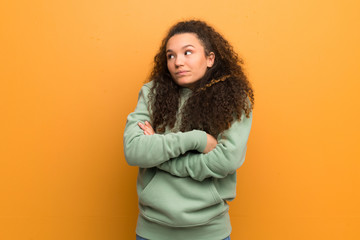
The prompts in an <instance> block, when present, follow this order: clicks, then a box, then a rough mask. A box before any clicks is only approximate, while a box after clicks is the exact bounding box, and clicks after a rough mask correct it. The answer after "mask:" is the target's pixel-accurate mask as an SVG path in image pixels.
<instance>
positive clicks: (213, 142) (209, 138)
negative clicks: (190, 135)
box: [203, 134, 218, 153]
mask: <svg viewBox="0 0 360 240" xmlns="http://www.w3.org/2000/svg"><path fill="white" fill-rule="evenodd" d="M206 137H207V142H206V147H205V149H204V151H203V153H208V152H210V151H211V150H213V149H214V148H215V147H216V145H217V144H218V142H217V140H216V139H215V138H214V137H213V136H211V135H210V134H206Z"/></svg>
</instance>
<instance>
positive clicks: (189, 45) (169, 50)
mask: <svg viewBox="0 0 360 240" xmlns="http://www.w3.org/2000/svg"><path fill="white" fill-rule="evenodd" d="M187 47H193V48H195V47H194V46H193V45H191V44H188V45H185V46H183V47H182V48H181V49H184V48H187ZM166 52H173V50H171V49H168V50H166Z"/></svg>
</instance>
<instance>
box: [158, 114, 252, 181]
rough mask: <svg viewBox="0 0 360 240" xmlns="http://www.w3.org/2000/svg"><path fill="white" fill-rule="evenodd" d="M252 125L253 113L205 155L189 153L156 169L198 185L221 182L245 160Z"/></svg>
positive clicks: (236, 122)
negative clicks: (200, 183)
mask: <svg viewBox="0 0 360 240" xmlns="http://www.w3.org/2000/svg"><path fill="white" fill-rule="evenodd" d="M251 123H252V113H251V114H250V117H249V118H246V117H245V114H243V115H242V118H241V121H234V122H233V124H232V125H231V127H230V128H229V129H227V130H225V131H224V132H223V133H222V134H221V135H220V138H219V139H218V144H217V146H216V147H215V149H213V150H212V151H210V152H209V153H207V154H203V153H194V152H189V153H186V154H185V155H182V156H179V157H177V158H174V159H171V160H170V161H167V162H164V163H162V164H160V165H159V166H158V168H159V169H161V170H163V171H167V172H169V173H170V174H172V175H175V176H178V177H191V178H193V179H195V180H198V181H203V180H204V179H205V178H208V177H214V178H224V177H226V176H227V175H228V174H231V173H234V172H235V171H236V169H238V168H239V167H240V166H241V165H242V164H243V162H244V160H245V153H246V149H247V141H248V138H249V134H250V128H251Z"/></svg>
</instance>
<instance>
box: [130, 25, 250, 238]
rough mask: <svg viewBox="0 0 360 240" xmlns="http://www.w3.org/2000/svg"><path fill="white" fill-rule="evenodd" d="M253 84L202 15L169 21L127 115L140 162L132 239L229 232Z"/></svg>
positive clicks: (133, 157)
mask: <svg viewBox="0 0 360 240" xmlns="http://www.w3.org/2000/svg"><path fill="white" fill-rule="evenodd" d="M253 104H254V95H253V90H252V88H251V86H250V83H249V82H248V80H247V78H246V76H245V74H244V72H243V70H242V61H241V59H239V57H238V55H237V54H236V53H235V52H234V50H233V48H232V46H231V45H230V44H229V42H228V41H226V40H225V39H224V38H223V37H222V36H221V35H220V34H219V33H218V32H216V31H215V30H214V29H213V28H212V27H211V26H209V25H208V24H206V23H205V22H203V21H193V20H192V21H185V22H179V23H177V24H176V25H174V26H173V27H172V28H171V29H170V30H169V32H168V34H167V36H166V37H165V38H164V40H163V41H162V44H161V47H160V50H159V52H158V53H157V54H156V56H155V59H154V68H153V70H152V73H151V75H150V78H149V82H148V83H146V84H145V85H144V86H143V87H142V88H141V91H140V93H139V99H138V104H137V106H136V109H135V111H134V112H133V113H131V114H129V116H128V118H127V123H126V128H125V133H124V152H125V157H126V160H127V162H128V163H129V164H130V165H131V166H137V167H139V174H138V179H137V193H138V197H139V216H138V221H137V227H136V234H137V236H136V237H137V239H151V240H195V239H196V240H222V239H230V237H229V236H230V233H231V224H230V218H229V212H228V211H229V205H228V203H227V202H228V201H231V200H233V199H234V198H235V190H236V169H238V168H239V167H240V166H241V165H242V163H243V162H244V159H245V153H246V144H247V140H248V137H249V133H250V127H251V121H252V108H253Z"/></svg>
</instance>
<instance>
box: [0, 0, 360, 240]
mask: <svg viewBox="0 0 360 240" xmlns="http://www.w3.org/2000/svg"><path fill="white" fill-rule="evenodd" d="M5 2H6V3H5ZM359 12H360V4H359V3H358V1H355V0H354V1H350V0H326V1H325V0H316V1H310V0H306V1H301V0H295V1H287V0H279V1H266V0H259V1H250V0H248V1H245V0H240V1H239V0H231V1H230V0H228V1H227V0H224V1H217V2H215V3H212V2H211V1H208V0H206V1H193V0H183V1H181V2H169V1H165V0H157V1H114V0H105V1H69V0H67V1H64V0H52V1H40V0H34V1H20V0H16V1H2V2H1V3H0V30H1V35H0V41H1V42H0V43H1V45H0V80H1V87H0V112H1V118H0V121H1V124H0V128H1V129H0V141H1V144H0V239H2V240H18V239H19V240H20V239H38V240H41V239H51V240H53V239H54V240H55V239H56V240H57V239H59V240H60V239H61V240H64V239H66V240H73V239H74V240H83V239H84V240H92V239H97V240H100V239H101V240H103V239H106V240H107V239H134V238H135V232H134V231H135V224H136V215H137V196H136V190H135V182H136V175H137V168H135V167H130V166H128V165H127V164H126V162H125V159H124V155H123V148H122V137H123V131H124V126H125V121H126V116H127V115H128V114H129V113H130V112H131V111H133V110H134V108H135V105H136V100H137V94H138V91H139V89H140V87H141V85H142V84H143V82H144V81H145V80H146V77H147V76H148V75H149V72H150V70H151V66H152V59H153V56H154V54H155V53H156V51H157V49H158V47H159V46H160V41H161V39H162V38H163V37H164V35H165V32H166V31H167V29H168V28H169V27H170V26H171V25H172V24H173V23H175V22H176V21H178V20H182V19H187V18H190V17H196V18H201V19H203V20H205V21H208V22H209V23H210V24H212V25H213V26H214V27H215V28H216V29H218V30H219V31H220V32H221V33H223V35H224V36H225V37H226V38H227V39H228V40H229V41H230V42H231V43H232V44H233V46H234V47H235V49H236V50H237V51H238V52H239V54H240V56H241V57H243V58H244V60H245V64H246V65H245V67H246V71H247V74H248V76H249V79H250V80H251V82H252V83H253V86H254V89H255V93H256V104H255V111H254V120H253V128H252V132H251V134H250V140H249V145H248V152H247V159H246V161H245V164H244V165H243V166H242V167H241V168H240V169H239V170H238V187H237V190H238V195H237V198H236V199H235V201H234V202H232V203H231V210H230V211H231V218H232V224H233V233H232V239H235V240H237V239H239V240H240V239H248V240H252V239H259V240H263V239H360V207H359V203H360V191H359V189H360V177H359V175H360V171H359V170H360V163H359V162H360V161H359V160H360V150H359V149H360V144H359V143H360V141H359V138H360V137H359V136H360V127H359V117H360V111H359V110H360V99H359V90H360V70H359V69H360V61H359V59H360V47H359V43H360V34H359V29H360V26H359V25H360V14H359ZM169 239H170V238H169Z"/></svg>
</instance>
